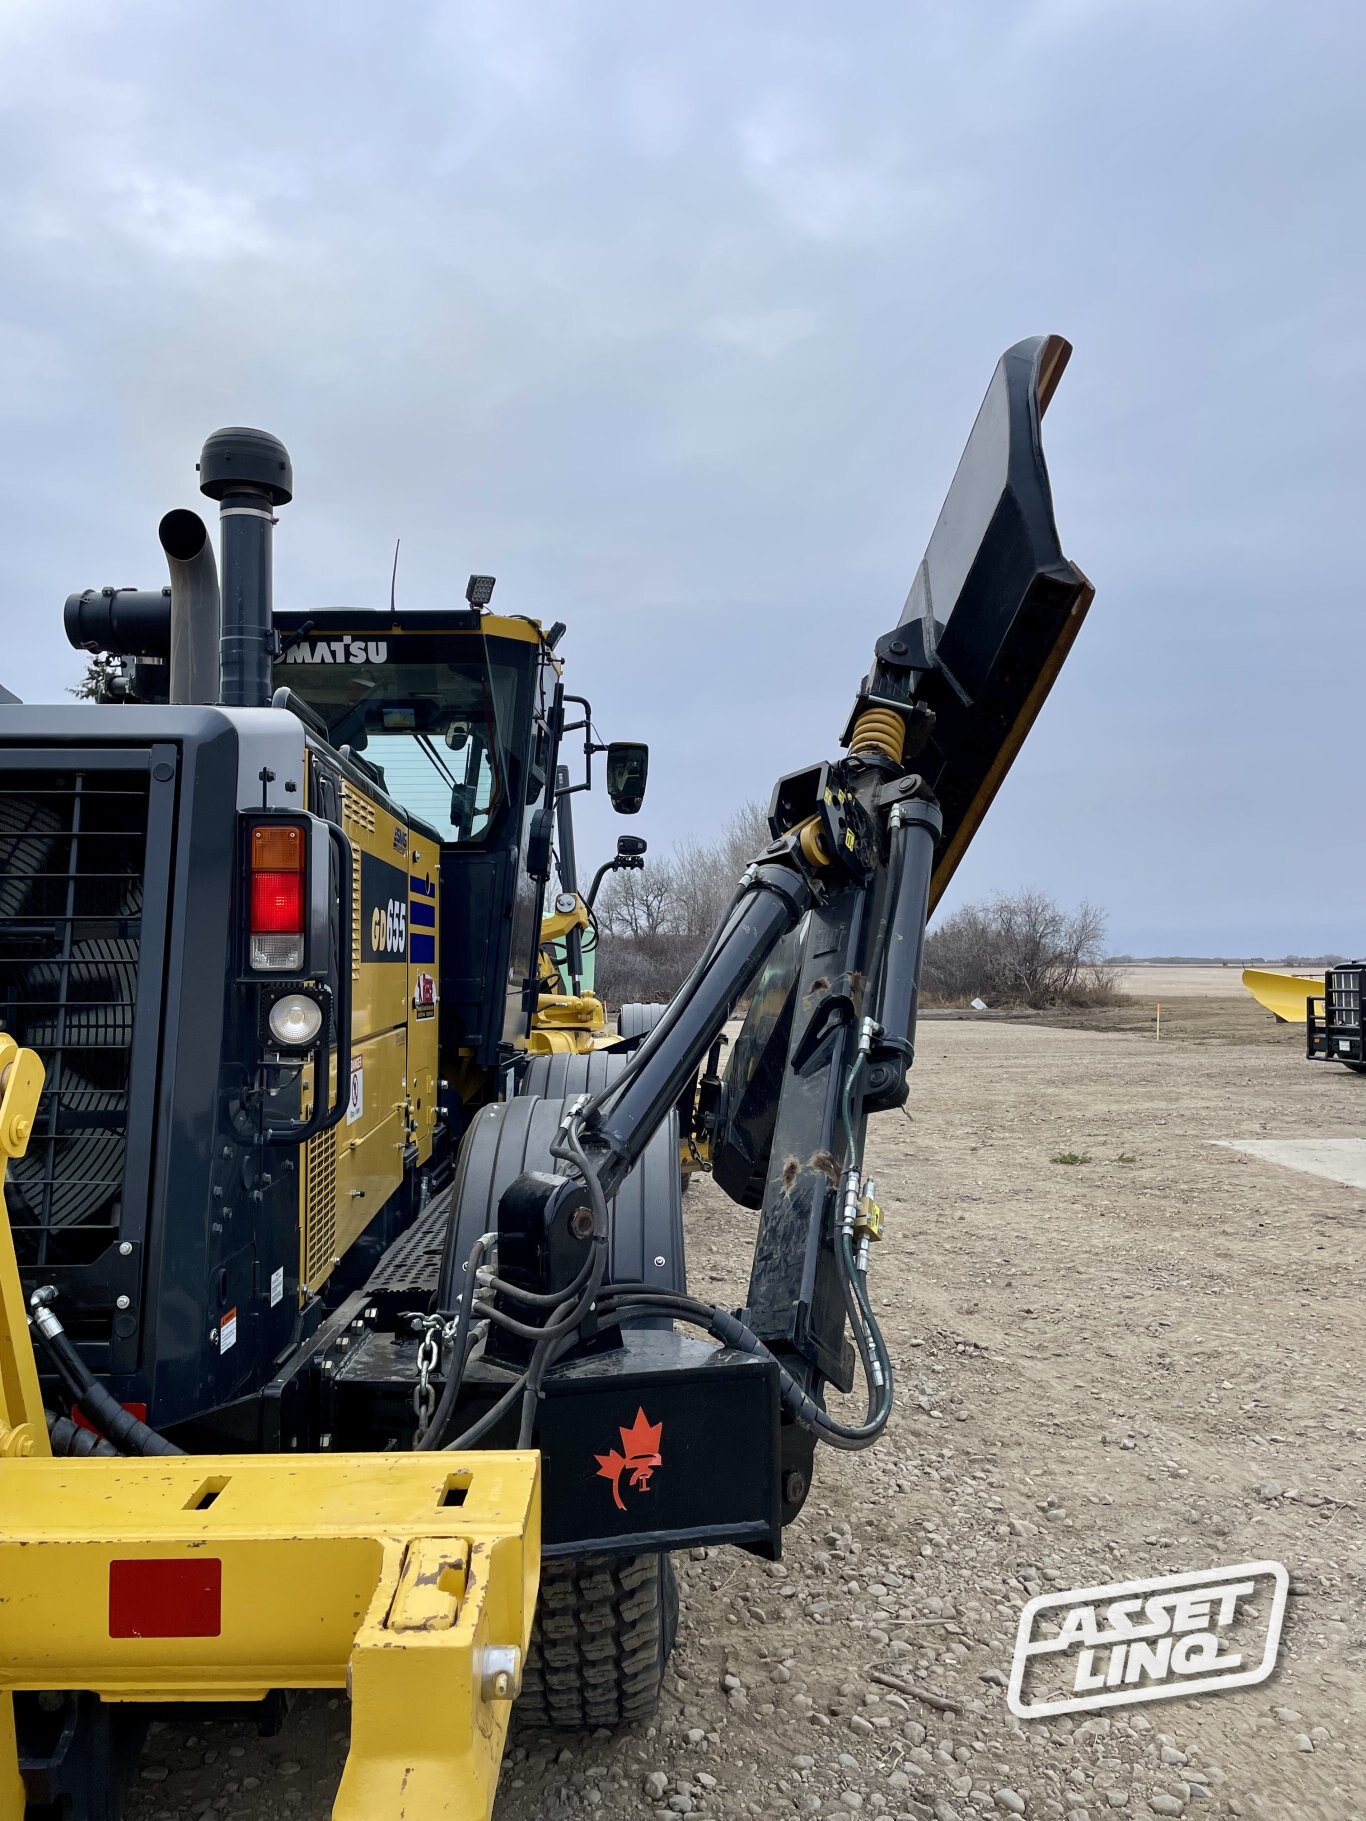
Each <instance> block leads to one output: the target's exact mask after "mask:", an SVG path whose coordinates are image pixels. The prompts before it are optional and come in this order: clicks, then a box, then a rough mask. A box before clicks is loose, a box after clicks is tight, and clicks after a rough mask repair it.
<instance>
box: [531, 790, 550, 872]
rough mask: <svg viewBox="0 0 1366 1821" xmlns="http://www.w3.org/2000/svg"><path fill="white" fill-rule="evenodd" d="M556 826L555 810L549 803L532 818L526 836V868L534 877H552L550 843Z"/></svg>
mask: <svg viewBox="0 0 1366 1821" xmlns="http://www.w3.org/2000/svg"><path fill="white" fill-rule="evenodd" d="M554 826H555V812H554V810H553V809H551V808H550V807H549V806H548V805H547V807H546V808H544V809H538V810H537V811H536V814H535V815H534V816H533V817H532V818H531V828H530V830H529V832H528V834H527V838H526V869H527V872H528V873H529V874H530V875H531V877H532V878H533V879H548V878H549V877H550V843H551V839H552V831H553V830H554Z"/></svg>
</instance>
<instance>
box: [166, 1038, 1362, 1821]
mask: <svg viewBox="0 0 1366 1821" xmlns="http://www.w3.org/2000/svg"><path fill="white" fill-rule="evenodd" d="M911 1110H912V1114H913V1118H912V1119H911V1120H910V1121H908V1120H907V1119H906V1118H904V1117H902V1116H900V1115H885V1116H882V1117H881V1118H880V1119H878V1120H877V1121H876V1122H875V1125H874V1130H873V1134H872V1139H871V1144H870V1161H871V1165H872V1167H873V1169H874V1171H875V1173H876V1175H877V1178H878V1185H879V1193H880V1199H881V1200H882V1201H883V1203H884V1205H885V1206H886V1208H887V1210H888V1214H889V1235H888V1238H887V1240H886V1241H885V1242H884V1243H883V1245H882V1247H881V1250H880V1252H879V1254H878V1256H877V1258H876V1261H875V1268H874V1274H873V1290H874V1298H875V1301H876V1302H877V1304H878V1305H879V1307H880V1308H881V1309H882V1310H883V1311H884V1313H885V1323H886V1328H887V1333H888V1339H889V1342H890V1345H891V1350H892V1354H893V1358H894V1360H895V1362H896V1367H897V1372H898V1378H899V1396H898V1409H897V1414H896V1416H895V1417H894V1419H893V1422H892V1425H891V1428H890V1431H889V1433H888V1435H887V1436H886V1437H885V1438H884V1440H883V1442H882V1443H881V1444H880V1445H879V1447H878V1448H877V1449H875V1450H873V1451H872V1452H871V1453H866V1454H861V1455H843V1454H835V1453H833V1452H831V1451H828V1450H826V1451H822V1454H821V1457H820V1459H819V1461H818V1467H819V1472H818V1477H817V1480H816V1484H815V1487H814V1490H813V1492H812V1495H811V1498H810V1499H809V1501H808V1504H807V1507H806V1510H805V1512H804V1513H803V1516H802V1519H801V1520H800V1522H799V1523H798V1524H797V1525H796V1526H794V1527H793V1529H792V1530H790V1531H789V1532H788V1536H787V1548H786V1553H785V1556H784V1559H783V1561H782V1562H781V1563H779V1564H776V1565H775V1564H768V1563H763V1562H760V1561H757V1560H755V1559H753V1558H750V1557H748V1556H745V1555H742V1554H740V1553H738V1552H732V1551H726V1550H714V1551H708V1552H694V1554H693V1555H692V1556H691V1557H689V1558H687V1559H684V1560H682V1561H681V1562H680V1564H679V1566H680V1570H681V1574H680V1579H681V1582H682V1590H683V1618H682V1623H681V1629H680V1635H679V1640H678V1646H677V1650H676V1653H675V1657H674V1663H673V1669H672V1672H671V1675H670V1680H669V1688H668V1693H667V1696H666V1699H665V1702H664V1705H663V1707H662V1709H661V1712H660V1715H659V1718H658V1721H657V1722H656V1723H655V1724H653V1725H650V1726H647V1727H644V1728H640V1729H637V1730H635V1731H634V1732H629V1733H626V1734H623V1735H619V1736H616V1737H609V1736H608V1735H606V1734H601V1735H594V1736H592V1737H573V1738H570V1739H568V1740H561V1739H558V1738H556V1739H551V1738H548V1737H546V1736H545V1735H538V1734H534V1733H529V1732H518V1733H516V1734H515V1736H514V1740H513V1743H512V1746H511V1749H510V1752H509V1755H508V1760H507V1763H506V1766H505V1775H504V1782H503V1786H502V1790H501V1792H500V1796H499V1803H498V1809H497V1817H498V1821H567V1818H569V1817H578V1816H580V1815H589V1814H594V1815H596V1816H597V1817H599V1818H600V1821H614V1818H615V1817H618V1816H621V1817H627V1816H630V1817H635V1816H649V1817H653V1816H658V1817H659V1818H660V1821H673V1817H675V1816H677V1815H687V1814H693V1815H697V1816H699V1817H707V1816H711V1817H724V1818H726V1821H730V1818H731V1817H763V1818H765V1821H767V1818H773V1821H778V1818H782V1821H786V1818H787V1817H790V1816H818V1815H819V1816H826V1817H838V1818H847V1817H853V1816H859V1815H862V1816H865V1817H872V1816H876V1817H878V1821H901V1818H908V1817H915V1818H916V1821H968V1818H969V1817H975V1816H996V1817H999V1816H1002V1815H1012V1814H1015V1815H1025V1816H1027V1817H1032V1816H1040V1817H1042V1816H1048V1817H1057V1818H1058V1821H1064V1818H1066V1821H1098V1817H1100V1816H1103V1815H1107V1814H1110V1813H1112V1812H1115V1811H1118V1812H1119V1813H1121V1814H1128V1815H1131V1816H1133V1817H1135V1821H1139V1818H1146V1817H1148V1816H1151V1815H1179V1814H1183V1813H1186V1814H1190V1815H1191V1816H1194V1817H1200V1818H1201V1821H1203V1818H1204V1817H1209V1818H1210V1821H1215V1818H1216V1817H1224V1816H1229V1815H1239V1816H1256V1817H1276V1818H1277V1821H1279V1818H1280V1817H1285V1818H1287V1821H1289V1818H1290V1817H1308V1818H1310V1821H1352V1818H1353V1817H1357V1816H1366V1755H1364V1754H1363V1745H1362V1722H1363V1720H1364V1719H1366V1600H1364V1598H1363V1586H1364V1584H1366V1560H1364V1559H1363V1514H1362V1505H1363V1502H1364V1495H1363V1484H1364V1478H1363V1466H1364V1465H1366V1412H1364V1411H1363V1375H1362V1369H1361V1368H1362V1357H1363V1344H1362V1338H1361V1335H1362V1322H1363V1306H1366V1238H1364V1235H1366V1195H1363V1193H1362V1192H1361V1191H1358V1190H1353V1189H1349V1188H1346V1187H1341V1186H1338V1185H1337V1184H1334V1183H1331V1182H1326V1181H1323V1180H1320V1179H1316V1178H1313V1177H1309V1176H1305V1175H1301V1174H1298V1173H1295V1172H1292V1171H1290V1170H1286V1169H1282V1168H1280V1167H1277V1166H1274V1165H1269V1164H1265V1163H1262V1162H1259V1161H1256V1160H1254V1159H1253V1158H1250V1157H1247V1156H1244V1155H1242V1154H1240V1153H1238V1152H1235V1151H1231V1150H1227V1149H1224V1148H1222V1147H1220V1146H1218V1145H1216V1144H1215V1143H1214V1142H1213V1141H1214V1140H1216V1139H1220V1138H1243V1137H1263V1136H1272V1137H1278V1136H1291V1137H1304V1136H1311V1135H1312V1136H1340V1137H1350V1136H1355V1135H1356V1134H1357V1133H1358V1132H1359V1131H1360V1130H1361V1123H1362V1113H1363V1110H1366V1080H1362V1079H1357V1078H1355V1077H1352V1076H1349V1075H1348V1074H1346V1073H1345V1072H1343V1071H1340V1070H1337V1069H1331V1068H1327V1067H1311V1066H1310V1065H1308V1064H1306V1063H1305V1062H1304V1061H1303V1060H1301V1058H1300V1056H1299V1055H1298V1053H1297V1051H1296V1049H1295V1047H1294V1045H1293V1043H1292V1042H1291V1041H1289V1040H1287V1042H1285V1043H1283V1044H1277V1043H1267V1044H1251V1043H1249V1044H1244V1043H1240V1042H1223V1043H1220V1042H1181V1041H1175V1042H1166V1041H1164V1042H1163V1043H1162V1044H1161V1045H1157V1044H1154V1043H1153V1042H1151V1041H1150V1040H1147V1039H1146V1038H1144V1037H1142V1036H1140V1035H1132V1034H1123V1033H1119V1034H1116V1033H1114V1032H1110V1031H1078V1030H1061V1029H1050V1028H1042V1027H1039V1026H1037V1025H1031V1026H1012V1025H1010V1024H996V1023H993V1024H981V1025H977V1024H969V1023H965V1022H948V1023H942V1024H941V1023H934V1024H926V1025H924V1026H922V1030H921V1044H920V1057H919V1061H918V1063H917V1067H916V1071H915V1081H914V1094H913V1099H912V1108H911ZM1064 1156H1072V1157H1076V1158H1079V1159H1082V1161H1079V1162H1076V1163H1061V1162H1057V1161H1051V1160H1053V1159H1056V1158H1059V1157H1064ZM688 1219H689V1243H690V1280H691V1286H692V1287H693V1288H694V1289H695V1290H696V1291H698V1292H699V1293H701V1294H703V1295H705V1296H708V1297H711V1298H714V1299H715V1300H717V1301H720V1302H722V1303H726V1304H733V1303H736V1302H738V1301H740V1300H741V1299H742V1294H743V1289H744V1283H745V1278H746V1275H747V1268H748V1261H749V1257H750V1252H751V1247H752V1243H753V1234H754V1224H755V1216H753V1215H752V1214H749V1213H746V1212H741V1211H738V1210H736V1209H734V1208H733V1207H732V1206H731V1205H730V1203H728V1202H727V1201H726V1200H725V1199H724V1197H722V1196H721V1195H720V1194H719V1193H718V1192H717V1191H716V1190H715V1189H714V1188H713V1187H712V1185H711V1184H710V1183H699V1184H698V1185H697V1186H696V1187H695V1189H694V1192H693V1194H692V1195H691V1196H690V1197H689V1201H688ZM1266 1558H1271V1559H1277V1560H1280V1561H1283V1562H1284V1563H1285V1564H1286V1565H1287V1567H1288V1568H1289V1570H1290V1574H1291V1583H1292V1591H1291V1599H1290V1601H1289V1605H1288V1609H1287V1616H1286V1623H1285V1635H1284V1642H1283V1647H1282V1652H1281V1661H1280V1667H1279V1669H1278V1670H1277V1673H1276V1675H1275V1676H1274V1677H1273V1678H1272V1680H1271V1681H1270V1682H1268V1683H1266V1684H1263V1685H1262V1686H1260V1687H1256V1688H1251V1689H1239V1690H1233V1691H1228V1692H1223V1693H1218V1694H1211V1695H1206V1696H1203V1697H1196V1698H1188V1699H1180V1700H1175V1701H1168V1702H1164V1703H1161V1704H1157V1705H1150V1706H1146V1707H1129V1708H1121V1709H1117V1710H1115V1711H1114V1713H1113V1714H1111V1715H1108V1716H1106V1715H1096V1716H1091V1717H1084V1716H1083V1717H1081V1718H1080V1719H1078V1721H1077V1722H1076V1723H1074V1722H1073V1721H1072V1720H1070V1719H1067V1718H1063V1719H1061V1720H1055V1721H1052V1722H1043V1721H1032V1722H1029V1721H1025V1722H1022V1721H1017V1720H1015V1719H1013V1718H1012V1717H1011V1715H1010V1714H1009V1712H1008V1710H1007V1707H1006V1702H1005V1690H1004V1686H1003V1683H1004V1680H1005V1676H1006V1674H1007V1673H1008V1670H1009V1666H1010V1654H1011V1644H1012V1641H1013V1637H1014V1633H1015V1627H1016V1623H1017V1620H1018V1615H1019V1611H1020V1608H1021V1606H1022V1604H1023V1603H1024V1601H1025V1600H1026V1599H1028V1598H1029V1597H1030V1596H1031V1594H1033V1593H1035V1592H1038V1591H1043V1590H1047V1589H1050V1588H1057V1589H1066V1588H1071V1587H1085V1586H1090V1585H1095V1584H1098V1583H1103V1582H1109V1581H1120V1580H1127V1579H1131V1578H1139V1577H1145V1576H1153V1575H1160V1574H1164V1573H1174V1572H1178V1571H1182V1570H1195V1569H1205V1568H1214V1567H1216V1566H1218V1565H1220V1564H1230V1563H1238V1562H1246V1561H1254V1560H1261V1559H1266ZM874 1673H877V1674H886V1675H890V1676H892V1677H893V1678H894V1679H895V1680H896V1681H897V1682H899V1683H901V1684H902V1685H903V1686H902V1688H901V1689H897V1688H894V1687H891V1686H889V1685H887V1684H886V1683H885V1682H883V1683H880V1682H877V1681H874V1680H873V1679H872V1678H873V1675H874ZM345 1748H346V1710H345V1704H344V1702H340V1701H338V1700H336V1699H328V1698H326V1697H323V1696H317V1697H311V1698H309V1699H307V1700H305V1701H303V1702H301V1703H300V1705H299V1707H298V1708H297V1709H296V1710H295V1713H294V1714H293V1716H292V1717H291V1720H290V1723H289V1726H288V1727H287V1729H286V1731H285V1732H284V1734H283V1735H282V1736H281V1737H279V1738H277V1739H273V1740H267V1741H258V1740H257V1739H256V1737H255V1735H254V1733H252V1732H251V1731H250V1729H249V1728H246V1727H243V1726H241V1725H240V1724H239V1725H230V1724H227V1723H213V1724H204V1725H196V1726H195V1727H194V1728H193V1729H187V1728H184V1727H179V1726H177V1727H169V1728H159V1729H158V1730H157V1731H156V1733H155V1734H154V1736H153V1737H152V1738H151V1740H150V1741H149V1744H148V1748H147V1752H146V1755H145V1758H144V1762H143V1767H142V1773H141V1780H140V1782H139V1786H138V1790H137V1794H136V1797H135V1800H134V1802H133V1805H132V1808H131V1810H130V1821H190V1818H191V1817H193V1818H195V1821H228V1818H229V1817H231V1818H232V1821H278V1818H279V1817H289V1818H290V1821H323V1818H324V1817H326V1816H327V1815H328V1814H329V1812H330V1803H331V1795H332V1792H333V1791H334V1790H335V1787H336V1779H337V1775H338V1771H339V1767H340V1764H341V1762H342V1758H343V1756H344V1753H345Z"/></svg>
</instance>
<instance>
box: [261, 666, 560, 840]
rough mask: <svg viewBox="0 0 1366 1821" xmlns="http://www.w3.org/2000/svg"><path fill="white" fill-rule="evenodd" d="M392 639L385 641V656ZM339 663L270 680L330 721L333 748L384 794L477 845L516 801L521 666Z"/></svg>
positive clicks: (441, 830) (443, 831)
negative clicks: (376, 779) (364, 767)
mask: <svg viewBox="0 0 1366 1821" xmlns="http://www.w3.org/2000/svg"><path fill="white" fill-rule="evenodd" d="M396 643H397V641H396V640H393V639H390V640H389V641H388V642H387V651H392V650H393V649H394V646H395V644H396ZM376 644H378V645H379V649H380V650H386V647H385V644H384V643H382V642H378V641H376V642H371V643H370V644H368V646H367V647H365V648H364V650H365V660H366V661H364V662H361V663H357V662H355V661H354V660H352V661H351V662H347V663H340V664H335V665H334V664H330V663H329V664H318V663H309V664H308V665H307V667H305V666H304V665H303V664H301V663H299V662H298V661H297V660H296V661H295V662H293V663H288V665H287V667H282V668H281V670H279V671H277V673H276V680H277V682H284V683H287V684H288V685H289V687H290V688H291V689H292V690H294V692H295V693H296V694H297V695H300V696H302V697H303V699H304V700H305V701H306V702H307V703H308V705H309V706H310V707H311V708H314V709H316V710H317V711H318V713H319V714H321V715H322V717H323V719H324V720H325V721H326V722H327V725H328V729H329V735H330V738H331V741H332V744H333V745H334V746H337V747H341V746H349V747H350V749H351V751H352V752H353V753H357V754H359V755H360V756H361V757H362V758H364V759H365V760H366V761H367V762H368V763H369V764H370V765H373V766H374V767H375V768H376V769H377V770H378V771H379V773H380V775H381V781H382V783H383V786H384V788H385V790H386V791H387V792H388V793H389V795H390V796H391V797H392V798H393V799H394V800H395V802H397V803H400V804H402V806H403V807H404V808H405V809H406V810H407V811H408V812H409V813H410V814H411V815H415V816H420V817H421V818H422V820H423V821H424V822H429V823H430V824H431V825H432V827H433V828H435V829H436V831H437V832H438V834H439V835H440V836H441V839H442V840H443V841H448V842H456V843H458V844H460V845H462V846H470V845H474V846H477V845H479V844H481V843H482V842H484V841H485V840H487V839H488V837H489V836H490V835H491V833H492V831H493V830H494V829H495V828H496V827H497V826H498V825H499V824H500V823H501V822H502V820H503V812H504V810H505V808H506V807H507V805H508V804H509V803H511V802H513V801H514V800H515V799H516V796H517V793H518V789H519V786H520V779H521V767H520V764H519V763H518V761H517V756H516V741H515V731H514V730H515V728H516V725H517V718H518V717H517V707H518V702H517V692H518V689H519V686H520V685H521V681H522V678H523V677H524V676H525V674H526V672H525V668H524V667H523V666H520V665H513V664H500V663H497V662H492V661H487V662H486V661H484V659H483V658H482V656H481V657H479V658H476V657H474V655H473V651H474V650H476V649H479V647H477V646H472V641H469V640H463V641H462V644H463V645H464V647H465V649H467V650H470V651H471V659H470V661H468V662H464V663H454V662H427V663H409V662H405V661H403V660H402V658H398V659H396V660H394V661H392V662H390V661H389V660H388V656H387V651H386V656H385V658H384V659H383V660H382V661H380V662H373V661H371V654H372V653H373V652H374V651H375V646H376Z"/></svg>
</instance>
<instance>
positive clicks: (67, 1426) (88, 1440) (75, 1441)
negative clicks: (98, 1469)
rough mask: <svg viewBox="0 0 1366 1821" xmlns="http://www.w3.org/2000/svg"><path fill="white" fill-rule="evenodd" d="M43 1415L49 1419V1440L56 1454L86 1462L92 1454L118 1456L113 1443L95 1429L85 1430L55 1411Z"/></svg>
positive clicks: (47, 1411) (45, 1411)
mask: <svg viewBox="0 0 1366 1821" xmlns="http://www.w3.org/2000/svg"><path fill="white" fill-rule="evenodd" d="M43 1415H44V1416H45V1417H46V1418H47V1439H48V1441H49V1442H50V1443H51V1444H52V1452H53V1453H54V1454H56V1455H65V1456H68V1457H71V1458H74V1459H76V1460H84V1459H85V1458H86V1456H87V1455H92V1454H104V1455H117V1454H118V1449H117V1448H115V1447H114V1445H113V1444H112V1442H107V1441H105V1439H104V1437H103V1436H102V1435H96V1434H95V1431H94V1430H93V1429H83V1428H82V1427H81V1425H80V1424H79V1423H73V1422H72V1420H71V1418H70V1417H69V1416H58V1414H57V1412H56V1411H55V1410H44V1412H43Z"/></svg>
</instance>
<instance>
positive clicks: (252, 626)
mask: <svg viewBox="0 0 1366 1821" xmlns="http://www.w3.org/2000/svg"><path fill="white" fill-rule="evenodd" d="M199 490H200V492H201V493H206V494H207V495H208V496H209V498H210V499H214V500H217V501H218V502H219V521H220V532H219V543H220V550H221V556H222V566H223V591H222V593H223V598H222V631H221V639H220V646H219V680H218V700H219V701H220V702H221V703H222V705H223V706H224V707H225V708H264V707H266V706H267V705H268V703H269V701H270V696H271V688H270V665H271V658H272V656H273V654H274V649H275V632H274V629H273V627H272V625H271V533H272V531H273V529H274V526H275V508H276V507H277V506H285V505H288V504H289V501H290V500H291V499H292V498H293V497H294V471H293V469H292V468H291V467H290V462H289V452H288V450H287V449H286V448H285V446H284V444H283V443H282V442H281V441H280V440H279V438H278V437H274V436H272V435H271V434H270V432H269V431H267V430H247V429H243V428H240V427H233V428H231V429H227V430H215V431H214V433H213V435H212V436H211V437H210V438H209V440H208V441H207V442H206V443H205V445H204V449H203V452H202V454H201V455H200V458H199Z"/></svg>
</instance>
